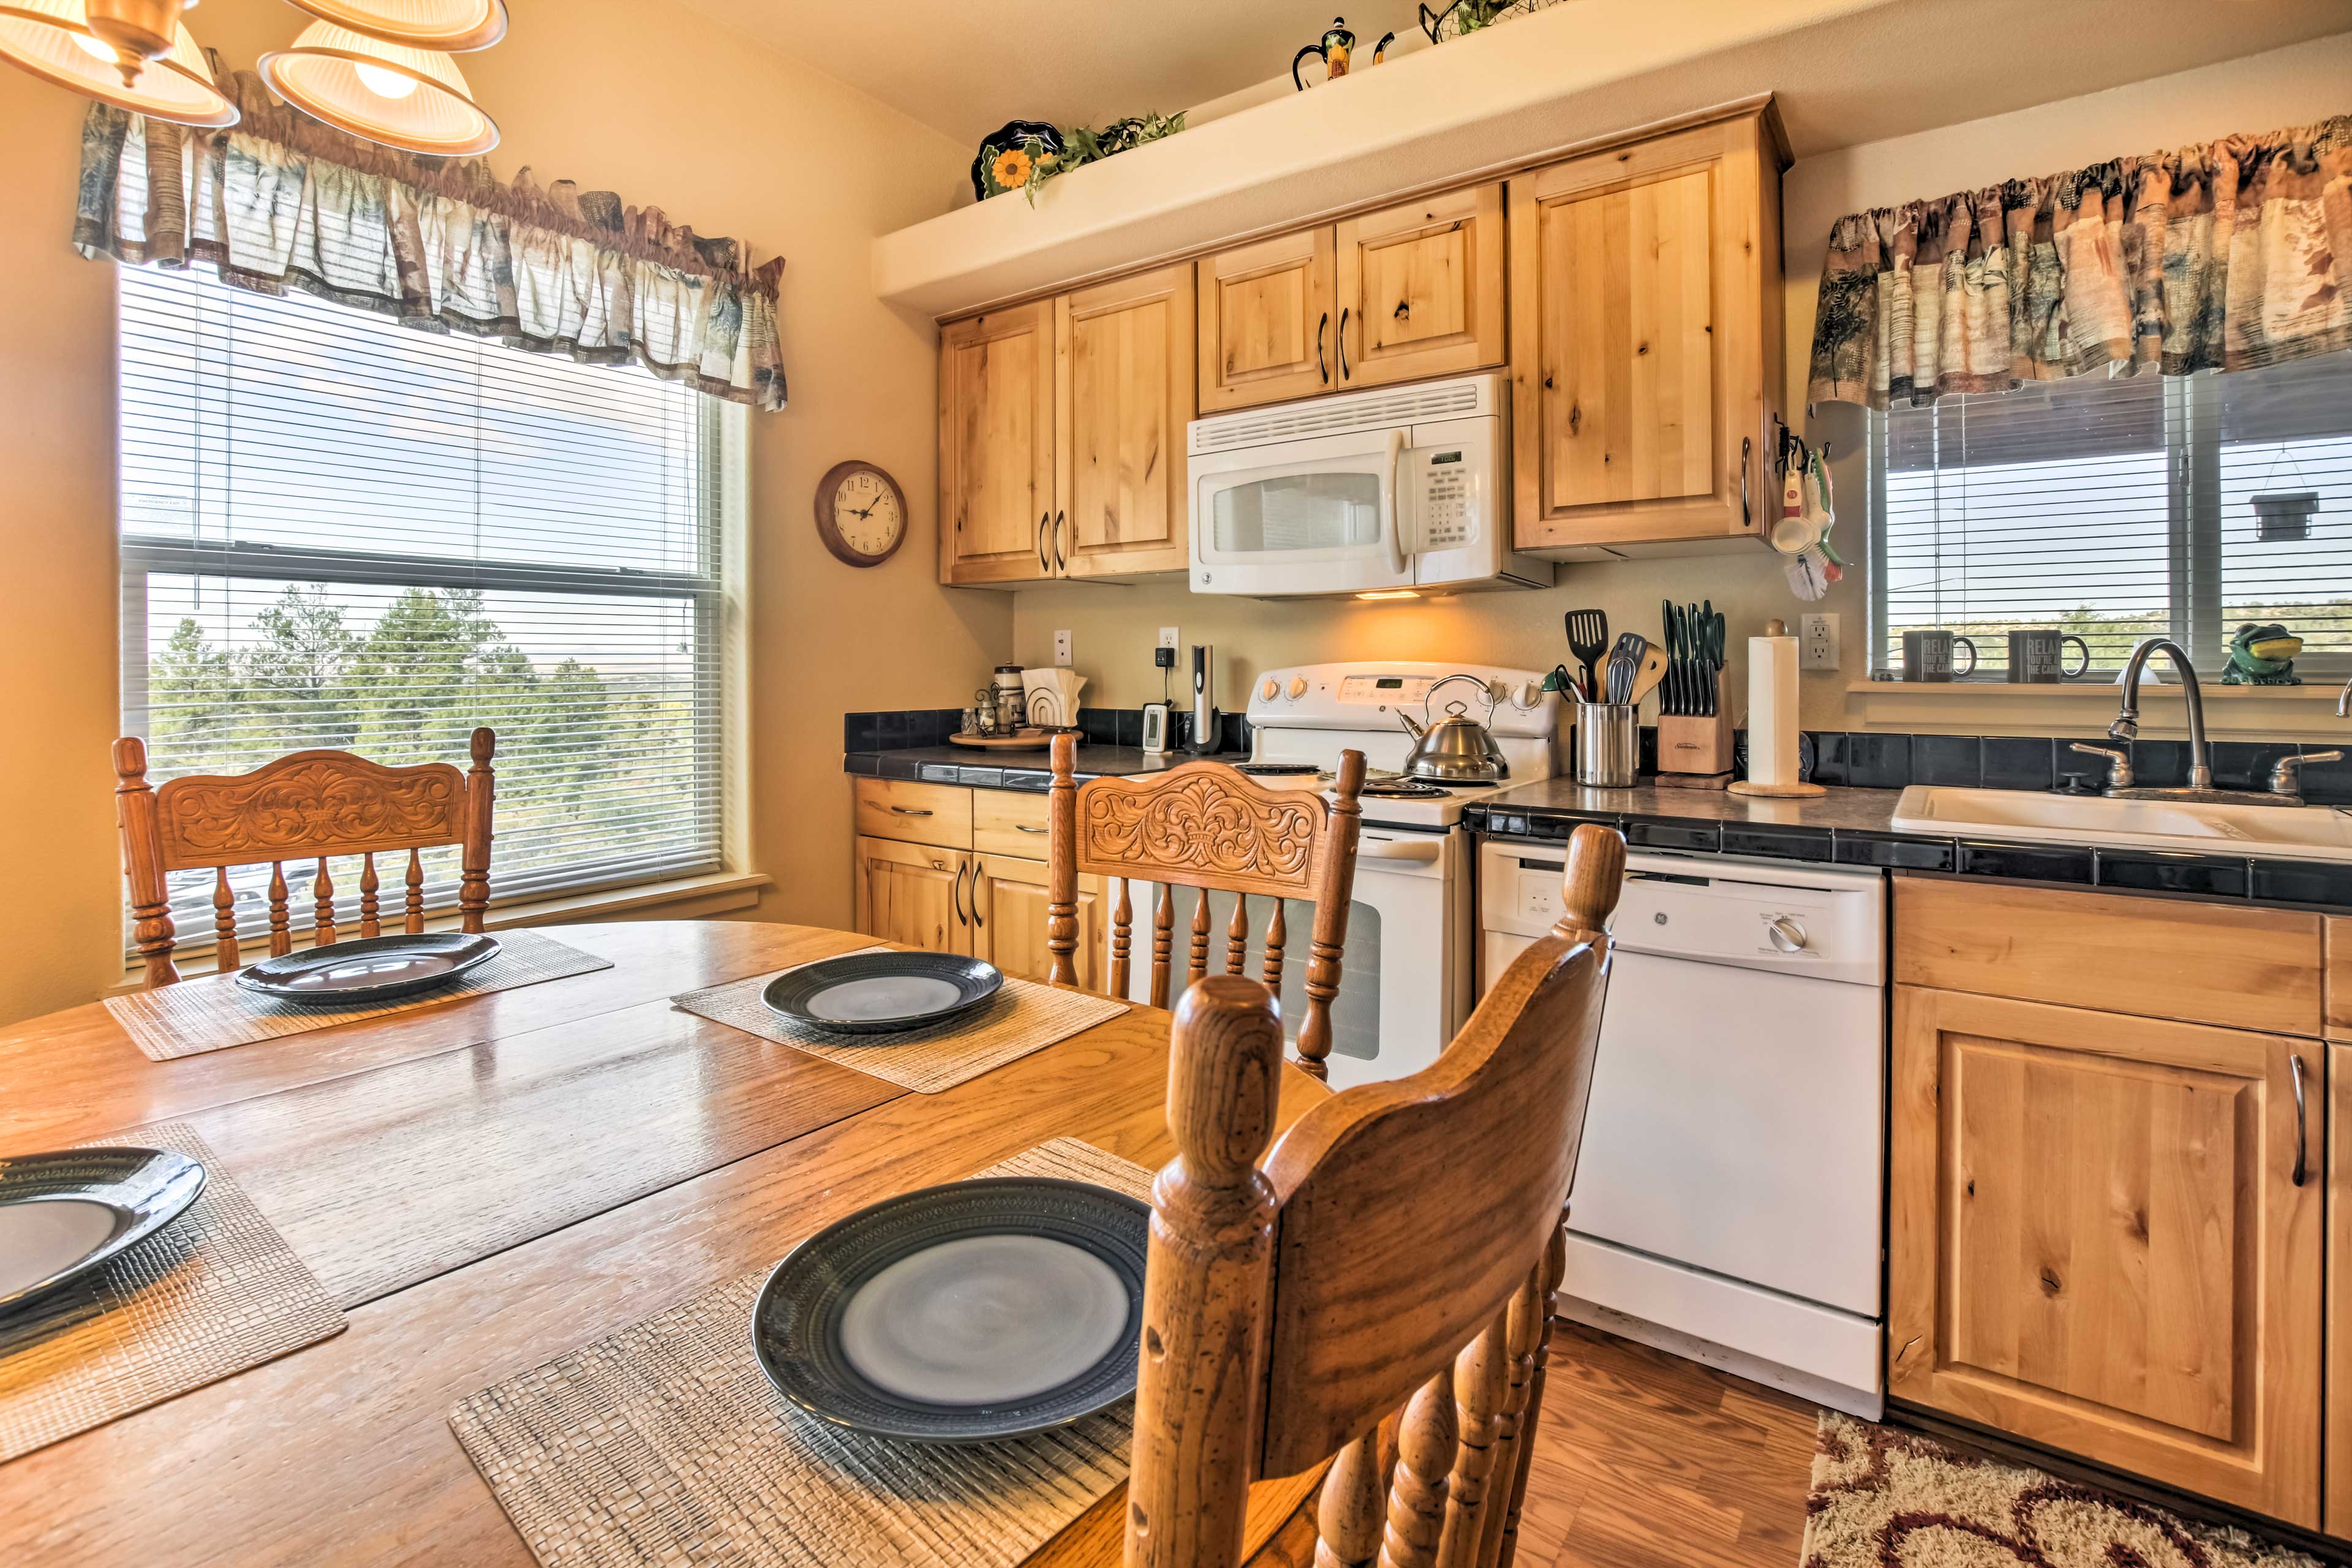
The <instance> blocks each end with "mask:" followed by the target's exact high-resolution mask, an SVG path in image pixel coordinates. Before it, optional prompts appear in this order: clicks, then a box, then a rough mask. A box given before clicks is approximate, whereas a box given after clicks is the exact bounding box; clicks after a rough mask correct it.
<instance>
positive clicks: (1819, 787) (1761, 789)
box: [1728, 620, 1830, 800]
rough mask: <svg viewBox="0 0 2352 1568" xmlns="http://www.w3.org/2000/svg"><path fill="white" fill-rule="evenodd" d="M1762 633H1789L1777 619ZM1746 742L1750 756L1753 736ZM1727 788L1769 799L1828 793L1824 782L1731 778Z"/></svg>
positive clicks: (1787, 628)
mask: <svg viewBox="0 0 2352 1568" xmlns="http://www.w3.org/2000/svg"><path fill="white" fill-rule="evenodd" d="M1764 635H1765V636H1766V637H1787V636H1788V635H1789V626H1788V623H1787V622H1785V621H1779V620H1773V621H1767V622H1765V623H1764ZM1748 744H1749V754H1750V755H1751V756H1752V755H1753V754H1754V746H1755V737H1754V736H1753V735H1751V736H1749V738H1748ZM1728 789H1729V792H1730V793H1731V794H1733V795H1752V796H1759V797H1762V798H1765V799H1769V800H1803V799H1807V798H1810V797H1811V796H1814V795H1827V794H1829V793H1830V792H1829V789H1828V786H1827V785H1824V784H1750V783H1748V781H1747V780H1746V779H1735V780H1733V781H1732V783H1731V784H1730V785H1729V786H1728Z"/></svg>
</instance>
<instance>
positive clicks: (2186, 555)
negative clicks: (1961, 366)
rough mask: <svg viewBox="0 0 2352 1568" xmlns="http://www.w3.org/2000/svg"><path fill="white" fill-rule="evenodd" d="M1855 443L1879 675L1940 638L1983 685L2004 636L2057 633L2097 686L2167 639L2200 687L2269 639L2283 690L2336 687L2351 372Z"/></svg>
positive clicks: (1945, 418) (1894, 418) (2019, 397)
mask: <svg viewBox="0 0 2352 1568" xmlns="http://www.w3.org/2000/svg"><path fill="white" fill-rule="evenodd" d="M1871 444H1872V448H1873V457H1874V463H1873V467H1874V470H1875V472H1874V479H1875V480H1877V481H1878V482H1877V483H1876V484H1875V485H1874V492H1875V493H1874V505H1873V508H1872V511H1873V515H1872V519H1871V522H1872V539H1871V586H1872V595H1871V607H1872V619H1873V622H1874V640H1873V647H1874V650H1875V654H1874V665H1875V668H1878V669H1880V670H1887V669H1892V668H1899V667H1900V665H1901V663H1902V644H1903V633H1904V632H1905V631H1906V630H1908V629H1911V628H1915V627H1926V626H1943V627H1947V628H1949V629H1950V630H1953V631H1956V632H1960V633H1963V634H1965V635H1967V636H1968V637H1969V638H1970V639H1971V640H1972V641H1973V642H1974V643H1975V644H1976V647H1977V651H1978V654H1979V666H1978V672H1979V676H1980V677H1983V678H1989V679H1995V680H1999V679H2004V678H2005V677H2006V674H2007V669H2008V654H2009V647H2008V637H2007V634H2008V633H2009V632H2010V631H2011V630H2013V629H2016V628H2021V627H2026V626H2055V627H2058V628H2059V629H2061V630H2063V631H2068V632H2073V633H2075V634H2077V635H2078V636H2080V637H2083V638H2084V641H2085V642H2086V643H2088V645H2089V647H2090V649H2091V660H2092V665H2093V668H2095V669H2105V670H2108V671H2112V670H2114V669H2115V668H2119V667H2120V666H2121V665H2122V664H2123V663H2124V661H2125V660H2126V658H2128V657H2129V656H2130V653H2131V650H2132V647H2133V645H2134V644H2136V643H2137V642H2138V641H2139V639H2140V638H2142V637H2151V636H2168V637H2173V638H2175V639H2177V640H2178V641H2179V642H2180V643H2181V645H2182V646H2183V647H2187V648H2188V649H2189V652H2190V653H2191V655H2192V656H2193V657H2194V658H2195V660H2196V663H2197V667H2198V668H2199V670H2200V672H2203V673H2212V674H2218V673H2219V672H2220V670H2221V668H2222V666H2223V664H2224V663H2225V662H2226V660H2227V658H2228V653H2229V641H2230V637H2231V635H2232V634H2233V633H2234V632H2235V631H2236V630H2237V628H2238V627H2239V626H2242V625H2245V624H2247V623H2269V622H2283V623H2284V624H2285V625H2286V626H2289V627H2290V628H2291V629H2293V630H2294V632H2295V633H2296V634H2297V635H2299V636H2301V637H2303V639H2304V652H2303V655H2302V656H2301V657H2300V658H2298V659H2297V660H2296V667H2297V668H2298V670H2301V671H2305V672H2306V673H2307V672H2309V671H2312V670H2318V671H2321V672H2334V673H2339V674H2340V673H2342V672H2343V671H2345V670H2347V668H2352V353H2337V354H2330V355H2324V356H2321V357H2317V358H2314V359H2308V360H2301V361H2297V362H2295V363H2291V364H2283V365H2274V366H2270V367H2267V368H2264V369H2261V370H2247V371H2238V372H2234V373H2231V374H2211V373H2208V374H2200V375H2195V376H2187V377H2182V376H2165V377H2158V376H2157V375H2155V374H2141V375H2137V376H2132V377H2127V378H2116V379H2113V380H2110V379H2108V378H2105V377H2103V376H2085V377H2081V378H2078V379H2075V380H2072V381H2059V382H2037V383H2033V384H2028V385H2025V386H2021V387H2019V388H2017V389H2016V390H2014V391H2011V392H2003V393H1989V394H1982V395H1963V396H1957V397H1947V398H1944V399H1942V400H1941V401H1939V402H1937V403H1935V404H1933V405H1928V406H1926V407H1920V408H1909V407H1905V408H1896V409H1894V410H1892V411H1890V412H1889V413H1887V414H1885V415H1884V416H1873V418H1872V421H1871ZM2069 657H2070V661H2071V659H2072V658H2073V657H2074V656H2073V655H2072V652H2071V650H2070V656H2069Z"/></svg>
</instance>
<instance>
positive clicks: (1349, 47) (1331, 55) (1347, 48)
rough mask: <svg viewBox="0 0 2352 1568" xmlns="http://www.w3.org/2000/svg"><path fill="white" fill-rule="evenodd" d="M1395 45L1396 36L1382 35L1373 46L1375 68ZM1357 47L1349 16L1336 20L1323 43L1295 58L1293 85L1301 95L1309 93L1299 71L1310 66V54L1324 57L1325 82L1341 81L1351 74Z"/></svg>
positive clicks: (1337, 17)
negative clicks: (1307, 65)
mask: <svg viewBox="0 0 2352 1568" xmlns="http://www.w3.org/2000/svg"><path fill="white" fill-rule="evenodd" d="M1394 42H1396V35H1395V34H1394V33H1383V34H1381V41H1380V42H1379V43H1377V44H1374V45H1373V46H1372V63H1373V64H1374V65H1378V64H1380V63H1381V56H1382V55H1384V54H1386V53H1388V47H1389V46H1390V45H1391V44H1392V43H1394ZM1355 48H1356V35H1355V34H1354V33H1352V32H1350V31H1349V29H1348V18H1346V17H1345V16H1334V17H1332V18H1331V26H1329V27H1328V28H1327V29H1325V31H1324V34H1323V37H1322V41H1321V42H1319V43H1313V44H1309V45H1307V47H1305V48H1303V49H1301V50H1299V51H1298V53H1297V54H1296V55H1293V56H1292V57H1291V59H1290V85H1291V86H1293V87H1295V88H1297V89H1298V90H1299V91H1301V92H1305V91H1306V90H1307V84H1306V83H1305V82H1303V81H1301V80H1299V79H1298V68H1299V67H1300V66H1302V65H1304V64H1306V63H1307V56H1309V55H1320V56H1322V57H1323V79H1324V80H1325V81H1338V80H1339V79H1340V78H1341V77H1343V76H1346V75H1347V74H1348V60H1349V56H1351V55H1352V54H1354V52H1355Z"/></svg>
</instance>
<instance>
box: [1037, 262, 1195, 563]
mask: <svg viewBox="0 0 2352 1568" xmlns="http://www.w3.org/2000/svg"><path fill="white" fill-rule="evenodd" d="M1055 316H1056V325H1057V331H1056V337H1057V339H1058V340H1059V342H1060V351H1061V352H1060V355H1059V359H1058V362H1057V366H1056V373H1055V383H1056V393H1055V408H1056V411H1057V423H1058V430H1057V437H1056V443H1055V444H1056V447H1057V448H1058V450H1059V452H1060V456H1061V483H1060V486H1059V489H1058V493H1057V495H1056V496H1055V521H1054V524H1053V528H1052V530H1051V532H1050V534H1049V538H1050V541H1051V543H1052V546H1053V554H1054V564H1055V570H1056V571H1058V572H1061V573H1063V574H1066V575H1068V576H1072V577H1104V576H1123V575H1129V574H1141V573H1146V572H1181V571H1182V570H1183V569H1184V563H1185V520H1186V517H1187V512H1186V509H1185V504H1184V500H1185V497H1184V485H1185V479H1184V436H1185V431H1184V427H1185V426H1187V425H1188V424H1190V423H1191V422H1192V413H1193V395H1192V387H1193V382H1192V357H1193V331H1192V268H1191V267H1190V266H1185V265H1178V266H1174V267H1163V268H1160V269H1158V270H1157V271H1153V272H1146V273H1143V274H1141V275H1139V276H1138V277H1134V278H1122V279H1118V281H1116V282H1111V283H1104V284H1098V285H1097V286H1096V287H1094V288H1092V289H1080V290H1078V291H1077V292H1076V293H1074V294H1066V295H1064V296H1063V297H1062V298H1061V299H1060V300H1056V301H1055Z"/></svg>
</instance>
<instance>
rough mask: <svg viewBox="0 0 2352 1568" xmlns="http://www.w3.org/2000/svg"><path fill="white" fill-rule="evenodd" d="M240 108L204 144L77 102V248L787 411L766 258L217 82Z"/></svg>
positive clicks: (600, 196) (249, 82)
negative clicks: (292, 293)
mask: <svg viewBox="0 0 2352 1568" xmlns="http://www.w3.org/2000/svg"><path fill="white" fill-rule="evenodd" d="M219 74H220V79H221V80H222V81H223V83H224V85H225V86H226V88H227V90H228V92H229V94H230V96H231V97H233V98H234V99H236V101H237V105H238V107H239V108H240V109H241V110H243V111H244V119H243V121H241V122H240V123H239V124H237V125H236V126H235V127H233V128H230V129H228V130H225V131H204V130H195V129H191V128H189V127H185V126H180V125H173V124H171V123H169V122H167V121H159V120H149V119H146V118H144V117H142V116H139V115H134V114H128V113H125V112H123V111H122V110H119V109H112V108H109V107H108V106H106V105H104V104H93V105H91V107H90V112H89V120H88V121H86V122H85V123H84V125H83V127H82V159H81V187H80V192H79V200H78V203H77V211H76V214H75V219H74V245H75V246H76V247H77V248H79V250H80V251H81V253H82V254H83V255H84V256H88V257H91V258H97V257H111V258H114V259H116V260H118V261H121V262H126V263H129V264H131V265H133V266H140V265H146V264H149V263H155V264H160V265H163V266H165V267H184V266H186V265H187V264H188V263H189V262H191V261H206V262H210V263H211V264H213V265H214V266H215V267H217V268H219V269H220V273H221V276H222V277H224V278H226V279H229V280H230V281H231V282H234V283H236V284H239V285H242V286H244V287H246V288H248V289H258V290H261V291H263V292H268V293H282V292H284V291H285V290H287V289H301V290H303V291H304V292H307V293H311V294H317V295H320V296H322V297H324V298H326V299H330V300H339V301H341V303H343V304H346V305H350V306H353V307H355V308H357V309H360V310H370V311H373V312H375V313H376V314H379V315H385V316H394V317H398V318H400V319H401V320H403V321H408V322H411V323H413V324H415V325H417V326H420V327H425V328H430V329H434V330H438V331H457V332H464V333H467V334H469V335H471V336H474V337H482V338H497V339H499V340H500V341H501V342H506V343H509V344H510V345H513V346H515V347H519V348H524V349H529V350H532V351H534V352H537V353H558V354H567V355H569V356H571V357H572V358H573V359H575V360H581V361H585V362H589V363H599V364H625V363H637V364H641V365H643V366H645V367H646V369H647V370H649V371H651V372H653V374H656V375H657V376H660V377H662V378H663V379H665V380H668V381H683V382H687V383H688V384H692V385H694V386H696V387H698V388H699V389H700V390H701V391H704V392H707V393H709V394H710V395H713V396H715V397H723V398H727V399H729V400H730V401H732V402H736V403H749V404H752V405H756V406H758V407H761V408H768V409H780V408H782V407H783V406H784V370H783V359H782V348H781V345H780V344H779V342H778V341H777V335H776V295H777V289H778V287H779V285H780V283H781V282H782V276H783V268H784V263H783V258H782V257H778V258H774V259H772V260H770V261H768V262H766V263H764V264H763V265H761V266H760V267H758V268H752V267H750V266H749V265H748V264H747V258H746V257H745V255H744V252H743V248H742V247H740V245H739V244H738V243H737V242H736V241H734V240H732V239H706V238H704V237H701V236H700V235H698V234H696V233H695V232H694V231H693V230H692V229H691V228H687V227H682V226H675V225H673V224H671V223H670V222H669V220H668V219H667V217H666V216H664V215H663V214H662V212H661V210H660V209H659V208H656V207H629V206H624V205H622V204H621V199H620V197H618V196H616V195H613V194H612V193H611V192H609V191H582V190H579V189H578V188H576V187H575V186H574V185H572V183H571V182H570V181H561V182H559V183H557V184H553V185H551V186H549V187H547V188H546V189H544V190H542V189H541V187H540V186H539V185H537V184H534V183H533V182H532V180H531V178H530V171H529V170H524V171H522V172H520V173H519V174H517V175H516V176H515V178H514V179H513V181H512V182H510V183H507V184H501V183H500V182H499V181H498V180H497V179H495V178H494V177H493V176H492V175H491V174H490V170H489V165H488V163H483V162H481V161H479V160H462V161H461V160H455V159H447V158H432V157H425V156H420V155H417V154H414V153H403V152H397V151H394V149H391V148H388V147H380V146H377V145H376V144H374V143H373V142H362V141H360V140H358V139H357V138H354V137H352V136H348V135H345V134H344V133H343V132H340V131H337V130H335V129H334V128H333V127H331V126H328V125H324V124H321V123H320V122H319V121H315V120H312V119H310V117H309V116H307V115H305V114H303V113H301V112H300V111H299V110H295V109H292V108H290V107H289V106H288V105H286V104H284V103H281V102H279V101H278V99H277V98H275V97H273V96H272V95H271V94H270V92H269V91H268V89H267V88H265V87H263V86H262V84H261V79H260V78H258V77H257V76H255V75H253V74H252V73H251V72H247V71H239V72H236V73H235V74H234V75H232V74H230V73H227V72H221V73H219Z"/></svg>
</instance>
